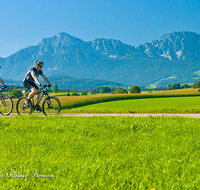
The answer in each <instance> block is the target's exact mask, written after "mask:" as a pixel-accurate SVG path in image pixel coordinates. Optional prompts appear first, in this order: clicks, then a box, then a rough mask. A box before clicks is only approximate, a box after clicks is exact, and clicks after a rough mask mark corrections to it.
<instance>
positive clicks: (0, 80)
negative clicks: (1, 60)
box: [0, 66, 7, 88]
mask: <svg viewBox="0 0 200 190" xmlns="http://www.w3.org/2000/svg"><path fill="white" fill-rule="evenodd" d="M0 68H1V66H0ZM0 82H1V84H3V86H4V88H7V86H6V85H5V83H4V82H3V79H2V78H1V77H0Z"/></svg>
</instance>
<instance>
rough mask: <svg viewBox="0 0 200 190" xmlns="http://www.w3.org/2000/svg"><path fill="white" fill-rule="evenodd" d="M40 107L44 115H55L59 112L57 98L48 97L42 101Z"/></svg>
mask: <svg viewBox="0 0 200 190" xmlns="http://www.w3.org/2000/svg"><path fill="white" fill-rule="evenodd" d="M42 108H43V113H44V114H45V115H57V114H59V113H60V109H61V106H60V102H59V100H58V99H57V98H55V97H48V98H46V99H45V101H44V102H43V105H42Z"/></svg>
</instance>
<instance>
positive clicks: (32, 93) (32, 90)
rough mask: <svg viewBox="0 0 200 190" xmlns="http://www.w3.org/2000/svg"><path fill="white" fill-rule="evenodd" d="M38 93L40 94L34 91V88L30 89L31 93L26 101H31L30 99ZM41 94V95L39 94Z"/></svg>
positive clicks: (36, 90)
mask: <svg viewBox="0 0 200 190" xmlns="http://www.w3.org/2000/svg"><path fill="white" fill-rule="evenodd" d="M38 92H40V90H39V89H36V88H35V87H32V88H31V92H30V93H29V95H28V98H27V99H28V100H31V98H32V97H33V96H34V95H35V94H36V93H38ZM40 94H41V93H40Z"/></svg>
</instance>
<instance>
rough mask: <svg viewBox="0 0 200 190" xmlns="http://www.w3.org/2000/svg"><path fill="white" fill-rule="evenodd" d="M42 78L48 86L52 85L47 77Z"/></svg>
mask: <svg viewBox="0 0 200 190" xmlns="http://www.w3.org/2000/svg"><path fill="white" fill-rule="evenodd" d="M42 78H43V79H44V80H45V82H46V83H47V84H49V85H50V84H51V83H50V82H49V80H48V78H47V77H46V76H45V75H42Z"/></svg>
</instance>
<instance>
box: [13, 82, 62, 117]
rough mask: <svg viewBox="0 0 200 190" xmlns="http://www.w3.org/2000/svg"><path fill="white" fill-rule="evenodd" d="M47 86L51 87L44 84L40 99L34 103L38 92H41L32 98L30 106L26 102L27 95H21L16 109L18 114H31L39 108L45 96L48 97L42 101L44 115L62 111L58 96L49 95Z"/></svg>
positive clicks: (56, 113)
mask: <svg viewBox="0 0 200 190" xmlns="http://www.w3.org/2000/svg"><path fill="white" fill-rule="evenodd" d="M46 87H49V85H43V89H42V90H41V91H40V92H41V93H42V95H41V97H40V99H39V100H38V101H37V102H36V104H34V98H33V97H34V96H35V95H36V94H39V93H40V92H38V93H36V94H35V95H34V96H33V97H32V98H31V100H30V102H29V106H27V105H26V104H25V100H26V99H27V97H24V96H23V97H21V98H19V100H18V101H17V104H16V110H17V113H18V115H29V114H31V113H32V112H33V111H35V110H37V107H38V106H39V103H40V101H41V100H42V98H43V96H45V97H46V98H45V99H44V101H43V103H42V112H43V114H44V115H49V116H52V115H58V114H59V113H60V111H61V104H60V101H59V100H58V98H56V97H54V96H49V94H48V92H47V91H46Z"/></svg>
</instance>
